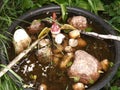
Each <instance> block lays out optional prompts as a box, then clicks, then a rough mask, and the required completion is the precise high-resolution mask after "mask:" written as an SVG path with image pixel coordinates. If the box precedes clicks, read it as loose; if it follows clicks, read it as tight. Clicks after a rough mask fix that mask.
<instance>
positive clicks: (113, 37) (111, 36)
mask: <svg viewBox="0 0 120 90" xmlns="http://www.w3.org/2000/svg"><path fill="white" fill-rule="evenodd" d="M80 33H81V34H85V35H88V36H94V37H98V38H102V39H112V40H117V41H120V36H115V35H111V34H108V35H103V34H98V33H95V32H84V31H80Z"/></svg>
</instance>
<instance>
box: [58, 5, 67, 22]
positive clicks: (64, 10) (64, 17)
mask: <svg viewBox="0 0 120 90" xmlns="http://www.w3.org/2000/svg"><path fill="white" fill-rule="evenodd" d="M60 6H61V11H62V19H63V21H65V20H66V18H67V13H66V12H67V9H66V5H65V4H60Z"/></svg>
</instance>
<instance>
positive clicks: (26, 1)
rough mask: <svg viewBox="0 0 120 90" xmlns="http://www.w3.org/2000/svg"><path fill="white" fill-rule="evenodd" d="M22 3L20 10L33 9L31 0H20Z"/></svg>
mask: <svg viewBox="0 0 120 90" xmlns="http://www.w3.org/2000/svg"><path fill="white" fill-rule="evenodd" d="M21 2H22V4H21V5H22V9H29V8H31V7H33V1H32V0H21Z"/></svg>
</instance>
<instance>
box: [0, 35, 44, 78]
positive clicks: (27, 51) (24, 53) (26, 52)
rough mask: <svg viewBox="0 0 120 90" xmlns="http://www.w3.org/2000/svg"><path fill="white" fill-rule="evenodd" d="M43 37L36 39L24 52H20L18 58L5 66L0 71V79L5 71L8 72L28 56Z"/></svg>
mask: <svg viewBox="0 0 120 90" xmlns="http://www.w3.org/2000/svg"><path fill="white" fill-rule="evenodd" d="M44 37H45V36H43V37H41V38H40V39H37V40H36V41H35V42H33V43H32V44H31V45H30V46H29V47H28V48H27V49H26V50H24V51H22V52H21V53H20V54H19V55H18V56H16V57H15V58H14V59H13V60H12V61H11V62H10V63H9V64H8V65H7V66H6V68H3V69H2V70H1V71H0V77H2V76H3V75H4V74H5V73H6V72H7V71H9V70H10V69H11V68H12V67H13V66H14V65H15V64H16V63H17V62H18V61H20V60H21V59H22V58H23V57H24V56H25V55H26V54H28V53H29V52H30V51H31V50H32V49H33V48H34V47H35V46H36V45H37V44H38V43H39V41H40V40H42V39H43V38H44Z"/></svg>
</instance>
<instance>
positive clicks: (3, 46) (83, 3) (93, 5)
mask: <svg viewBox="0 0 120 90" xmlns="http://www.w3.org/2000/svg"><path fill="white" fill-rule="evenodd" d="M108 2H109V3H108ZM51 3H52V4H57V5H60V6H61V7H62V18H63V19H65V18H66V14H65V12H66V8H65V7H66V6H74V7H81V8H84V9H87V10H89V11H91V12H93V13H95V14H97V15H99V13H98V12H99V11H102V14H105V15H106V16H108V17H110V18H109V19H108V18H106V17H102V18H104V19H105V20H106V21H107V22H109V24H110V25H112V26H113V27H114V28H115V30H117V31H118V32H120V0H114V2H113V0H109V1H108V0H3V5H2V7H1V8H0V61H1V60H9V58H8V54H7V47H9V45H8V42H9V41H11V39H10V38H8V37H6V34H9V33H8V31H7V30H8V27H9V26H10V25H11V23H12V22H13V21H14V20H15V19H17V17H19V16H21V15H22V14H23V13H25V12H26V11H28V10H31V9H35V8H38V7H41V6H44V5H46V4H51ZM107 3H108V4H107ZM119 78H120V69H119V70H118V72H117V73H116V76H115V77H114V78H113V80H112V81H111V83H110V84H109V85H108V86H106V87H105V88H106V90H119V89H120V87H119V86H117V85H116V84H114V83H115V82H116V81H117V80H118V79H119ZM0 90H22V88H19V87H18V86H17V85H16V82H15V81H14V80H13V79H12V78H11V77H10V76H9V75H8V74H5V75H4V76H3V77H1V78H0Z"/></svg>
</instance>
